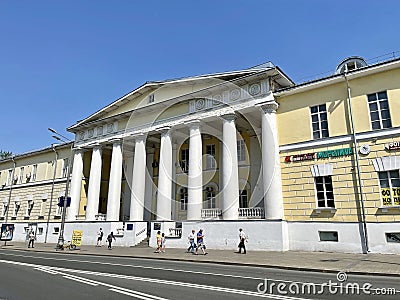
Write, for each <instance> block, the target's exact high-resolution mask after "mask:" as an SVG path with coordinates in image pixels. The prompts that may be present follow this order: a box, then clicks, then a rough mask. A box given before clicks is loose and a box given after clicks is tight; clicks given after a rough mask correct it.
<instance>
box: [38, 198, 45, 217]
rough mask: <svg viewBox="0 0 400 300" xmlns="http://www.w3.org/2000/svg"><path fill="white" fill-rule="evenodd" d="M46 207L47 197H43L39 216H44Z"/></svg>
mask: <svg viewBox="0 0 400 300" xmlns="http://www.w3.org/2000/svg"><path fill="white" fill-rule="evenodd" d="M45 209H46V199H42V202H41V203H40V209H39V217H43V216H44V210H45Z"/></svg>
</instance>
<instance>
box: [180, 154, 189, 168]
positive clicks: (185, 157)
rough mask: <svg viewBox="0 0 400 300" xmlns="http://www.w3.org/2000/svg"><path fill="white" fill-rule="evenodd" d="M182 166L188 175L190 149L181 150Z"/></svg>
mask: <svg viewBox="0 0 400 300" xmlns="http://www.w3.org/2000/svg"><path fill="white" fill-rule="evenodd" d="M180 166H181V169H182V171H183V172H185V173H187V172H188V171H189V149H182V150H181V162H180Z"/></svg>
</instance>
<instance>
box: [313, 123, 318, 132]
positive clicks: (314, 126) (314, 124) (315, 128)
mask: <svg viewBox="0 0 400 300" xmlns="http://www.w3.org/2000/svg"><path fill="white" fill-rule="evenodd" d="M312 129H313V131H316V130H319V124H318V123H312Z"/></svg>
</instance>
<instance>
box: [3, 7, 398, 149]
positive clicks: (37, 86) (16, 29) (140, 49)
mask: <svg viewBox="0 0 400 300" xmlns="http://www.w3.org/2000/svg"><path fill="white" fill-rule="evenodd" d="M399 11H400V1H389V0H382V1H365V0H364V1H342V0H335V1H320V0H309V1H305V0H304V1H301V0H297V1H296V0H293V1H268V0H259V1H252V0H247V1H239V0H237V1H234V0H231V1H216V0H214V1H208V0H203V1H196V3H194V1H162V0H160V1H133V0H132V1H128V0H126V1H125V0H119V1H105V0H104V1H103V0H93V1H90V0H87V1H84V0H79V1H77V0H69V1H53V0H52V1H50V0H49V1H41V0H37V1H14V0H1V1H0V38H1V40H0V101H1V118H2V124H3V128H2V130H1V131H0V149H2V150H7V151H12V152H13V153H16V154H19V153H23V152H27V151H30V150H35V149H40V148H43V147H47V146H50V145H51V143H53V142H55V140H54V139H53V138H52V137H51V134H50V132H48V131H47V128H48V127H52V128H54V129H56V130H57V131H59V132H60V133H62V134H64V135H67V136H69V137H70V138H73V136H72V135H71V134H69V133H66V131H65V129H66V127H68V126H70V125H72V124H74V123H75V122H76V121H78V120H80V119H83V118H85V117H86V116H88V115H90V114H92V113H93V112H95V111H97V110H98V109H100V108H102V107H104V106H105V105H107V104H109V103H111V102H112V101H114V100H115V99H117V98H119V97H120V96H122V95H124V94H126V93H127V92H129V91H131V90H133V89H134V88H136V87H137V86H139V85H141V84H142V83H144V82H145V81H151V80H163V79H168V78H174V77H182V76H190V75H198V74H204V73H212V72H221V71H230V70H237V69H242V68H247V67H251V66H254V65H257V64H260V63H263V62H265V61H272V62H273V63H274V64H275V65H278V66H279V67H280V68H281V69H282V70H283V71H284V72H286V73H287V74H288V75H289V76H290V77H291V78H292V79H293V80H294V81H295V82H299V81H301V80H302V79H304V78H315V77H316V76H317V74H321V73H325V72H330V71H333V70H334V68H335V67H336V65H337V64H338V63H339V62H340V61H341V60H342V59H344V58H346V57H348V56H351V55H359V56H362V57H364V58H366V59H372V58H375V57H377V56H380V55H383V54H386V53H390V52H393V51H399V50H400V39H399V32H400V30H399V29H400V22H399V18H398V12H399Z"/></svg>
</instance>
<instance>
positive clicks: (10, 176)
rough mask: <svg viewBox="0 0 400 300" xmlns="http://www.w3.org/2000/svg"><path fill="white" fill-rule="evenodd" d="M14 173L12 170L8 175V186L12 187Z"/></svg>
mask: <svg viewBox="0 0 400 300" xmlns="http://www.w3.org/2000/svg"><path fill="white" fill-rule="evenodd" d="M12 173H13V171H12V170H8V174H7V185H11V183H12V179H13V178H12V176H13V174H12Z"/></svg>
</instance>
